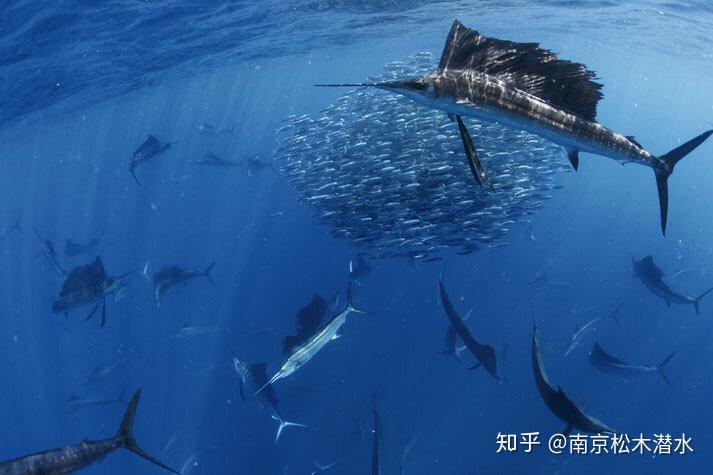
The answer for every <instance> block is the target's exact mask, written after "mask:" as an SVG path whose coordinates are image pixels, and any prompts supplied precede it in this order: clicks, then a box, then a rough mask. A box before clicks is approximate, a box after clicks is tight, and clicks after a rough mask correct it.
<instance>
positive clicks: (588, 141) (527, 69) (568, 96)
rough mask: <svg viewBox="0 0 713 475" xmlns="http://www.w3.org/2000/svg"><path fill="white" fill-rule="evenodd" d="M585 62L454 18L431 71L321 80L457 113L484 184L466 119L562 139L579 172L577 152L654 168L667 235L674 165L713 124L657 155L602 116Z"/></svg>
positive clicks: (597, 92)
mask: <svg viewBox="0 0 713 475" xmlns="http://www.w3.org/2000/svg"><path fill="white" fill-rule="evenodd" d="M594 78H595V75H594V73H593V72H592V71H590V70H588V69H587V68H586V67H585V66H584V65H582V64H579V63H573V62H570V61H565V60H561V59H559V58H557V56H556V55H555V54H553V53H552V52H551V51H548V50H546V49H542V48H540V47H539V45H538V44H537V43H515V42H512V41H505V40H498V39H495V38H488V37H485V36H482V35H480V34H479V33H478V32H477V31H474V30H471V29H469V28H466V27H465V26H463V25H462V24H461V23H460V22H459V21H458V20H456V21H454V22H453V26H452V27H451V30H450V33H449V34H448V38H447V40H446V45H445V47H444V49H443V54H442V55H441V60H440V63H439V65H438V69H436V70H435V71H434V72H432V73H430V74H427V75H425V76H420V77H415V78H410V79H405V80H399V81H388V82H380V83H368V84H367V83H361V84H318V86H330V87H340V86H347V87H355V86H356V87H362V86H372V87H377V88H380V89H385V90H388V91H392V92H395V93H398V94H402V95H404V96H406V97H408V98H410V99H413V100H414V101H416V102H418V103H420V104H423V105H425V106H427V107H432V108H435V109H439V110H443V111H444V112H446V113H448V115H449V116H450V117H451V118H453V119H455V121H456V122H457V124H458V130H459V132H460V135H461V139H462V141H463V146H464V148H465V152H466V156H467V158H468V165H469V166H470V168H471V170H472V172H473V176H474V177H475V180H476V181H477V182H478V184H481V185H482V184H483V183H485V184H487V185H490V180H489V179H488V176H487V174H486V172H485V169H484V167H483V165H482V164H481V162H480V160H479V159H478V155H477V152H476V149H475V147H474V145H473V140H472V138H471V136H470V134H469V132H468V130H467V129H466V127H465V124H464V123H463V120H462V119H461V117H462V116H466V117H473V118H476V119H481V120H485V121H488V122H498V123H501V124H503V125H507V126H510V127H512V128H515V129H521V130H525V131H527V132H530V133H533V134H535V135H539V136H540V137H543V138H545V139H548V140H551V141H553V142H555V143H556V144H558V145H560V146H561V147H562V148H563V149H564V151H565V152H566V154H567V158H568V159H569V161H570V163H571V164H572V166H573V167H574V169H575V170H576V169H577V168H578V166H579V152H587V153H593V154H596V155H602V156H605V157H609V158H612V159H614V160H617V161H619V162H621V163H629V162H634V163H639V164H642V165H646V166H648V167H650V168H652V169H653V170H654V173H655V175H656V185H657V187H658V194H659V205H660V211H661V230H662V231H663V233H664V234H665V233H666V219H667V215H668V177H669V176H670V175H671V173H673V169H674V167H675V165H676V164H677V163H678V162H679V161H680V160H681V159H682V158H683V157H685V156H686V155H688V153H690V152H691V151H692V150H693V149H695V148H696V147H698V146H699V145H700V144H701V143H702V142H703V141H704V140H706V139H707V138H708V137H709V136H710V135H711V134H713V130H709V131H707V132H704V133H702V134H701V135H699V136H697V137H695V138H694V139H691V140H689V141H688V142H686V143H684V144H683V145H680V146H679V147H676V148H675V149H673V150H671V151H670V152H668V153H666V154H664V155H660V156H656V155H653V154H651V153H650V152H648V151H647V150H645V149H644V148H643V147H642V146H641V145H640V144H639V143H638V142H637V141H636V140H635V139H634V138H633V137H630V136H629V137H627V136H624V135H621V134H618V133H616V132H614V131H612V130H609V129H607V128H606V127H604V126H603V125H601V124H600V123H598V122H597V121H596V112H597V103H598V102H599V100H600V99H601V98H602V97H603V96H602V93H601V88H602V85H601V84H599V83H597V82H595V81H594Z"/></svg>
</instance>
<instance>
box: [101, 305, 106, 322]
mask: <svg viewBox="0 0 713 475" xmlns="http://www.w3.org/2000/svg"><path fill="white" fill-rule="evenodd" d="M104 325H106V299H103V300H102V323H101V328H104Z"/></svg>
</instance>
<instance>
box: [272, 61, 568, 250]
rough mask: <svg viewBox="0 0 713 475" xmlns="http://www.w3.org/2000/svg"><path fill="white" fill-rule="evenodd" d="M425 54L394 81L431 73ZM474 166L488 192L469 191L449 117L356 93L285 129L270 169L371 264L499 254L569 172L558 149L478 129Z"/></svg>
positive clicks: (479, 125)
mask: <svg viewBox="0 0 713 475" xmlns="http://www.w3.org/2000/svg"><path fill="white" fill-rule="evenodd" d="M433 63H434V59H433V57H432V56H431V55H430V54H427V53H421V54H417V55H415V56H412V57H410V58H407V59H406V60H405V61H403V62H394V63H390V64H388V65H387V66H386V67H385V71H384V73H383V74H382V75H381V76H379V77H378V78H375V79H376V80H380V81H382V80H383V81H391V80H395V79H396V78H398V77H403V76H412V75H416V74H420V73H423V72H425V71H428V70H429V69H430V68H432V65H433ZM472 128H473V130H474V131H477V133H478V137H479V145H480V146H483V147H484V148H485V149H486V151H485V152H483V153H481V154H480V160H481V161H482V163H483V164H484V165H486V166H487V167H488V169H489V172H490V175H491V176H490V178H491V180H492V182H493V186H494V188H493V189H492V190H491V189H490V188H487V189H486V188H478V187H474V186H472V180H473V178H472V176H471V175H470V171H469V170H468V167H463V166H461V163H460V162H459V161H458V159H457V157H458V156H459V155H460V154H461V153H462V149H461V148H460V145H459V144H460V140H459V132H458V130H456V129H455V128H454V127H453V124H452V123H451V122H450V121H449V120H448V118H447V117H446V115H445V114H443V113H441V112H439V111H436V110H433V109H425V108H423V107H419V106H418V105H417V104H415V103H414V102H413V101H410V100H408V99H406V98H404V97H402V96H399V95H385V94H383V93H382V92H380V91H378V90H375V89H366V88H363V89H358V90H354V91H351V92H349V93H347V94H346V95H344V96H342V97H341V98H339V99H338V100H337V101H336V102H335V103H334V104H332V105H331V106H329V107H328V108H327V109H325V110H324V111H322V112H321V113H320V115H319V116H318V117H315V118H310V117H307V116H302V117H292V118H290V119H288V123H287V125H286V126H285V127H283V128H282V129H281V132H280V136H279V138H280V142H279V144H278V147H277V149H276V151H275V155H274V158H275V165H276V166H277V167H278V168H279V169H280V171H281V172H282V173H283V174H284V175H285V176H286V177H287V179H288V181H289V182H290V184H292V185H293V186H294V188H295V189H296V190H297V194H298V197H299V199H300V201H302V202H303V203H305V204H307V205H309V206H310V207H311V208H312V210H313V211H314V214H315V215H316V217H317V219H318V220H319V221H321V222H322V223H324V224H327V225H328V226H329V228H330V229H331V233H332V235H334V236H335V237H338V238H343V239H347V240H349V241H351V242H352V243H354V244H356V245H358V246H360V248H361V249H362V251H366V249H365V248H368V249H369V251H371V252H370V253H369V255H370V256H372V257H374V258H384V257H392V256H404V257H409V258H414V259H417V260H427V259H429V258H433V257H437V256H439V255H440V254H441V253H442V252H443V251H444V250H455V251H456V252H458V253H460V254H468V253H471V252H474V251H476V250H478V249H481V248H483V247H490V246H493V245H495V243H497V242H498V241H499V240H501V239H502V238H503V237H504V236H506V235H507V234H508V233H509V232H510V229H511V227H512V226H513V225H514V224H516V223H517V222H519V221H523V220H524V218H525V217H527V216H529V215H532V214H533V213H534V212H535V211H536V210H538V209H539V208H541V207H542V205H543V203H544V201H545V200H547V199H548V198H549V197H550V196H549V192H551V191H552V190H553V189H555V188H557V187H558V186H557V183H556V177H557V175H558V174H559V173H561V172H569V171H570V170H571V168H570V167H569V165H568V164H567V163H566V162H563V161H562V159H561V149H560V147H558V146H557V145H555V144H553V143H551V142H548V141H545V140H542V139H540V138H538V137H536V136H534V135H531V134H529V133H527V132H523V131H518V130H512V129H509V128H507V127H503V126H500V125H497V124H492V123H488V122H476V123H475V124H474V125H473V126H472Z"/></svg>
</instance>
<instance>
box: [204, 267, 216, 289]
mask: <svg viewBox="0 0 713 475" xmlns="http://www.w3.org/2000/svg"><path fill="white" fill-rule="evenodd" d="M214 264H215V261H213V262H211V263H210V265H209V266H208V267H206V268H205V270H204V271H203V275H205V276H206V278H207V279H208V280H209V281H210V283H211V284H213V286H215V282H214V281H213V277H212V276H211V275H210V271H212V270H213V265H214Z"/></svg>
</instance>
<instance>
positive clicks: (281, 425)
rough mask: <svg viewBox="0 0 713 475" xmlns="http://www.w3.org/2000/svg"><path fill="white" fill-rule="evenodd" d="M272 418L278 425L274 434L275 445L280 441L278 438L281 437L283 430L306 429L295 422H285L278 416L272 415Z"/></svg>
mask: <svg viewBox="0 0 713 475" xmlns="http://www.w3.org/2000/svg"><path fill="white" fill-rule="evenodd" d="M272 418H273V419H275V420H276V421H277V423H278V424H279V425H278V426H277V434H275V443H277V442H278V441H279V440H280V436H281V435H282V432H283V431H284V430H285V429H287V428H288V427H307V426H306V425H304V424H298V423H297V422H290V421H286V420H284V419H283V418H282V417H280V416H279V415H275V414H273V415H272Z"/></svg>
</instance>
